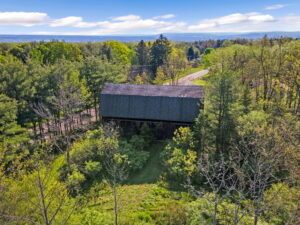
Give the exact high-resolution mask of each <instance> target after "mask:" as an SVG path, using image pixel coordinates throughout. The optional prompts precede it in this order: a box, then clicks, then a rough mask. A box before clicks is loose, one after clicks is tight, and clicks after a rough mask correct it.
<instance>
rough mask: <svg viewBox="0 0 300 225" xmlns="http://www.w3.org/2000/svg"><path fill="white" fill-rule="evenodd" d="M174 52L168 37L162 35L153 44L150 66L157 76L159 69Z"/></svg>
mask: <svg viewBox="0 0 300 225" xmlns="http://www.w3.org/2000/svg"><path fill="white" fill-rule="evenodd" d="M171 52H172V47H171V44H170V42H169V41H168V39H167V38H166V37H164V36H163V35H160V36H159V38H158V39H157V40H155V42H154V43H153V45H152V47H151V50H150V64H151V66H152V71H153V73H154V74H155V75H156V71H157V68H158V67H160V66H162V65H164V64H165V63H166V62H167V59H168V56H169V54H170V53H171Z"/></svg>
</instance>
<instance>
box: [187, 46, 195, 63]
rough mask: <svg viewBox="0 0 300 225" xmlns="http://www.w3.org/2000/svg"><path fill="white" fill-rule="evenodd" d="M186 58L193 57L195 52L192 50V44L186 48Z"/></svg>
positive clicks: (190, 58)
mask: <svg viewBox="0 0 300 225" xmlns="http://www.w3.org/2000/svg"><path fill="white" fill-rule="evenodd" d="M187 58H188V60H189V61H191V60H193V59H195V52H194V48H193V47H192V46H191V47H189V48H188V52H187Z"/></svg>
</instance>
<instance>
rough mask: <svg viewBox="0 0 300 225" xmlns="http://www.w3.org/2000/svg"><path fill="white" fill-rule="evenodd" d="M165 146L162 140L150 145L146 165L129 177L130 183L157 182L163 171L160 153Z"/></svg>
mask: <svg viewBox="0 0 300 225" xmlns="http://www.w3.org/2000/svg"><path fill="white" fill-rule="evenodd" d="M164 146H165V143H161V142H156V143H155V144H153V145H152V146H150V148H149V152H150V157H149V159H148V161H147V163H146V165H145V167H144V168H143V169H142V170H140V171H138V172H136V173H134V174H132V175H131V176H130V177H129V179H128V183H129V184H154V183H156V182H157V180H158V178H159V176H160V172H161V163H160V153H161V152H162V150H163V148H164Z"/></svg>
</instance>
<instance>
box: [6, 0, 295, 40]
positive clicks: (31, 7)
mask: <svg viewBox="0 0 300 225" xmlns="http://www.w3.org/2000/svg"><path fill="white" fill-rule="evenodd" d="M269 31H300V0H205V1H204V0H186V1H183V0H123V1H121V0H106V1H103V0H84V1H83V0H51V1H48V0H0V34H53V35H148V34H160V33H215V32H224V33H232V32H236V33H242V32H245V33H247V32H269Z"/></svg>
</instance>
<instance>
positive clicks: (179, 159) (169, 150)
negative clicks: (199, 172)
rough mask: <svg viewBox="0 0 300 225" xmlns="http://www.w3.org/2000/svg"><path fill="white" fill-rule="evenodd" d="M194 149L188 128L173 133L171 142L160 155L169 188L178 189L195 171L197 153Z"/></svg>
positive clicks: (181, 128)
mask: <svg viewBox="0 0 300 225" xmlns="http://www.w3.org/2000/svg"><path fill="white" fill-rule="evenodd" d="M194 147H195V146H194V140H193V134H192V132H191V130H190V129H189V128H187V127H180V128H179V129H178V130H176V131H175V133H174V137H173V139H172V141H171V142H170V144H168V145H167V146H166V148H165V151H164V152H163V153H162V157H163V161H164V164H165V165H164V166H165V170H166V174H165V178H166V179H167V181H168V182H169V183H170V184H171V187H176V188H179V187H180V186H181V185H182V184H183V183H185V181H186V179H187V177H189V176H191V175H192V174H193V173H194V172H195V171H196V164H195V163H196V159H197V153H196V151H195V150H194Z"/></svg>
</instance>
